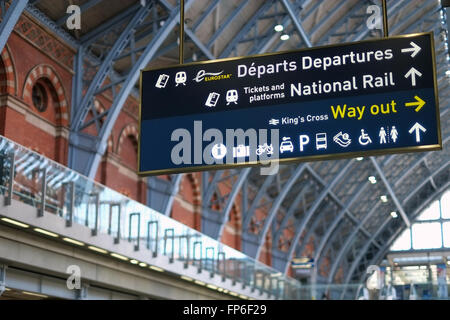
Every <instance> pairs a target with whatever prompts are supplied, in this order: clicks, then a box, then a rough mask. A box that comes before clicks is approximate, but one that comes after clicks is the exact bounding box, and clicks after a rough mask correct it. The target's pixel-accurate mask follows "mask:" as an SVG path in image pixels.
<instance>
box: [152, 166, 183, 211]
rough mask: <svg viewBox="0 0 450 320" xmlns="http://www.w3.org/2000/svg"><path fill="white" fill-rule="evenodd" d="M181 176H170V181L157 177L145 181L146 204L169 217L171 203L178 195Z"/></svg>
mask: <svg viewBox="0 0 450 320" xmlns="http://www.w3.org/2000/svg"><path fill="white" fill-rule="evenodd" d="M182 178H183V175H182V174H174V175H171V176H170V180H163V179H161V178H157V177H149V178H148V179H147V187H148V189H147V204H148V206H149V207H151V208H152V209H154V210H156V211H158V212H161V213H163V214H164V215H166V216H170V212H171V210H172V205H173V201H174V199H175V196H176V195H177V194H178V191H179V188H180V183H181V180H182Z"/></svg>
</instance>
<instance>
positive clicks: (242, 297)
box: [239, 294, 248, 300]
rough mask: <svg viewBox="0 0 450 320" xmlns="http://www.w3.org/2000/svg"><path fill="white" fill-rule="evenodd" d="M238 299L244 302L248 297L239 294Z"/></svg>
mask: <svg viewBox="0 0 450 320" xmlns="http://www.w3.org/2000/svg"><path fill="white" fill-rule="evenodd" d="M239 298H241V299H244V300H247V299H248V297H247V296H244V295H243V294H240V295H239Z"/></svg>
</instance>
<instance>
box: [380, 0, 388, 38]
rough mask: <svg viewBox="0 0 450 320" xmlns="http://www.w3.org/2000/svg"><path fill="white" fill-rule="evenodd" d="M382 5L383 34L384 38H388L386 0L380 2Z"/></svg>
mask: <svg viewBox="0 0 450 320" xmlns="http://www.w3.org/2000/svg"><path fill="white" fill-rule="evenodd" d="M381 2H382V4H383V33H384V37H385V38H388V37H389V25H388V12H387V3H386V2H387V0H381Z"/></svg>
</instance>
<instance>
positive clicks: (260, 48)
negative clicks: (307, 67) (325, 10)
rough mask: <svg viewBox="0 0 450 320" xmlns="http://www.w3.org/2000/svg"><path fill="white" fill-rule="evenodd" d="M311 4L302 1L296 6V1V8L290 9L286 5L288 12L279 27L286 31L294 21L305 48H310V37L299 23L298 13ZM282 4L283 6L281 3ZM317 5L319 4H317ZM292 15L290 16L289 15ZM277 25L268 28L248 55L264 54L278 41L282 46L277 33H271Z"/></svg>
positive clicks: (290, 7)
mask: <svg viewBox="0 0 450 320" xmlns="http://www.w3.org/2000/svg"><path fill="white" fill-rule="evenodd" d="M310 2H311V0H306V1H303V3H302V4H301V6H298V4H299V3H300V2H299V1H296V7H298V8H296V7H292V4H291V3H287V5H288V6H289V10H287V9H286V6H285V9H286V11H288V15H286V16H285V17H284V18H283V20H282V21H281V25H282V26H283V27H284V29H287V28H288V26H289V25H290V23H291V22H292V21H293V20H294V19H295V20H296V25H297V24H298V26H299V29H298V30H302V31H301V32H300V31H299V32H300V38H301V39H302V42H303V43H304V44H305V45H306V47H311V46H312V44H311V40H310V37H309V36H308V35H307V34H306V32H305V30H304V28H303V26H302V24H301V22H300V18H299V17H298V15H299V13H300V12H302V8H303V7H306V6H307V5H308V4H309V3H310ZM282 4H283V5H284V3H283V1H282ZM318 4H320V3H319V2H318ZM291 14H292V15H291ZM305 16H307V14H305ZM276 24H278V22H276V23H274V24H273V25H272V26H271V27H269V28H268V30H267V33H266V34H265V35H264V36H263V37H262V39H261V41H259V42H258V41H256V43H255V45H254V47H253V48H252V49H251V50H250V52H249V54H262V53H266V52H267V51H268V50H269V48H270V46H271V45H272V44H273V43H274V42H275V41H278V42H279V44H280V45H281V44H282V41H281V40H280V37H279V35H278V33H275V34H274V33H273V28H274V27H275V25H276ZM277 50H278V48H277V47H275V50H273V51H275V52H276V51H277Z"/></svg>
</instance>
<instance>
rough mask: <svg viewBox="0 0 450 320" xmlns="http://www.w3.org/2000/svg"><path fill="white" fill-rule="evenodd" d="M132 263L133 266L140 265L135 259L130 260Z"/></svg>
mask: <svg viewBox="0 0 450 320" xmlns="http://www.w3.org/2000/svg"><path fill="white" fill-rule="evenodd" d="M130 263H131V264H138V263H139V261H137V260H134V259H133V260H130Z"/></svg>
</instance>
